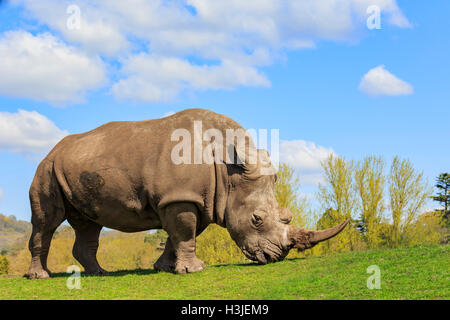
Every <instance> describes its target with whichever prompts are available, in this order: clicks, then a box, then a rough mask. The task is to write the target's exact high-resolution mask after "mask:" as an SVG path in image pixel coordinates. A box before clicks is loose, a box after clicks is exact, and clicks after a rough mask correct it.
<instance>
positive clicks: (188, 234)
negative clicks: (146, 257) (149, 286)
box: [155, 203, 205, 273]
mask: <svg viewBox="0 0 450 320" xmlns="http://www.w3.org/2000/svg"><path fill="white" fill-rule="evenodd" d="M162 220H163V227H164V229H165V230H166V231H167V233H168V234H169V239H170V241H167V243H166V250H165V251H164V253H163V256H161V258H160V259H159V260H158V261H157V263H156V264H155V269H158V268H161V269H160V270H164V271H174V272H175V273H191V272H199V271H202V270H203V269H204V268H205V264H204V263H203V261H201V260H200V259H199V258H197V256H196V255H195V237H196V229H197V222H198V212H197V207H196V206H195V205H194V204H192V203H174V204H170V205H168V206H167V207H166V208H165V210H164V217H163V219H162ZM169 242H170V243H169ZM166 251H167V252H166ZM173 255H174V256H173ZM173 259H174V260H175V263H174V265H173ZM160 260H161V261H160ZM171 265H173V269H172V267H171ZM165 269H166V270H165Z"/></svg>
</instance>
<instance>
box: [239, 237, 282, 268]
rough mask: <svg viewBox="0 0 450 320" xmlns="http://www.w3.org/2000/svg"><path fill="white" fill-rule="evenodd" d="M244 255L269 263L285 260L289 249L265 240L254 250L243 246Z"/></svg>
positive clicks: (261, 262) (253, 259) (262, 262)
mask: <svg viewBox="0 0 450 320" xmlns="http://www.w3.org/2000/svg"><path fill="white" fill-rule="evenodd" d="M242 252H243V253H244V255H245V256H246V257H247V258H248V259H250V260H252V261H256V262H259V263H260V264H267V263H272V262H277V261H281V260H283V259H284V258H285V257H286V255H287V254H288V252H289V250H283V249H282V248H281V247H279V246H277V245H275V244H274V243H272V242H270V241H268V240H265V241H260V242H259V246H258V247H257V249H256V250H255V251H254V252H251V251H250V250H249V249H248V248H245V247H244V248H242Z"/></svg>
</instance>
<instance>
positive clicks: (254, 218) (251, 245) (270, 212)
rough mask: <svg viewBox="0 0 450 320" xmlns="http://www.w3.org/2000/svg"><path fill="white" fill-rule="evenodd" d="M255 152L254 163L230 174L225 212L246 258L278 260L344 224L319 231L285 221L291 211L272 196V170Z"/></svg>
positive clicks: (265, 157)
mask: <svg viewBox="0 0 450 320" xmlns="http://www.w3.org/2000/svg"><path fill="white" fill-rule="evenodd" d="M257 153H258V161H257V164H255V165H243V166H242V171H241V173H240V174H233V175H231V181H230V185H231V186H230V189H231V190H230V193H229V197H228V202H227V209H226V216H225V218H226V227H227V229H228V231H229V233H230V235H231V237H232V238H233V240H234V241H235V242H236V244H237V245H238V246H239V248H241V250H242V252H243V253H244V254H245V256H246V257H247V258H249V259H251V260H253V261H258V262H259V263H262V264H266V263H269V262H276V261H280V260H283V259H284V257H286V255H287V254H288V253H289V250H290V249H292V248H297V249H299V250H305V249H309V248H312V247H313V246H314V245H316V244H317V243H319V242H321V241H324V240H327V239H330V238H332V237H334V236H335V235H337V234H338V233H339V232H341V231H342V230H343V229H344V228H345V226H346V225H347V223H348V221H344V222H342V223H341V224H339V225H337V226H335V227H334V228H331V229H327V230H322V231H312V230H306V229H301V228H297V227H295V226H292V225H289V222H290V221H291V219H292V214H291V213H290V211H289V210H288V209H285V208H280V207H279V206H278V203H277V201H276V199H275V194H274V184H275V182H276V174H275V172H274V170H273V167H272V164H271V163H270V160H269V157H268V154H267V152H266V151H265V150H258V152H257ZM262 170H263V172H262ZM270 171H272V174H270Z"/></svg>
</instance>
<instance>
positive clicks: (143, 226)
mask: <svg viewBox="0 0 450 320" xmlns="http://www.w3.org/2000/svg"><path fill="white" fill-rule="evenodd" d="M70 176H71V177H72V178H71V177H68V179H67V182H68V187H69V188H70V193H69V194H70V202H71V204H72V205H73V206H74V207H75V209H77V211H78V212H79V213H80V214H82V215H84V216H86V217H88V218H89V219H91V220H93V221H95V222H96V223H98V224H100V225H102V226H105V227H107V228H111V229H116V230H119V231H124V232H138V231H144V230H149V229H157V228H161V221H160V219H159V215H158V214H157V212H156V211H155V209H154V208H153V206H152V205H151V204H150V203H149V200H148V199H149V197H148V191H147V190H146V189H144V188H142V187H139V186H137V185H136V183H134V182H133V181H132V180H130V179H129V177H128V176H127V175H126V174H124V172H123V171H121V170H117V169H106V170H91V171H82V172H80V173H79V174H76V175H73V174H72V175H70Z"/></svg>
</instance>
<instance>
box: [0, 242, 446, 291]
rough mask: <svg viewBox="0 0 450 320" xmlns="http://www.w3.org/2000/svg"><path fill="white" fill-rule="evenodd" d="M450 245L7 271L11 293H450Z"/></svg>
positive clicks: (0, 280)
mask: <svg viewBox="0 0 450 320" xmlns="http://www.w3.org/2000/svg"><path fill="white" fill-rule="evenodd" d="M449 253H450V252H449V246H448V245H447V246H421V247H413V248H408V249H393V250H372V251H364V252H352V253H343V254H335V255H331V256H325V257H312V258H306V259H291V260H285V261H283V262H279V263H275V264H269V265H265V266H260V265H256V264H242V265H223V266H210V267H208V268H206V270H204V271H203V272H201V273H196V274H187V275H175V274H169V273H156V272H154V271H153V270H134V271H118V272H112V273H110V274H108V275H107V276H102V277H97V276H82V278H81V285H82V289H81V290H69V289H67V287H66V280H67V275H66V274H57V275H55V277H54V278H51V279H45V280H32V281H31V280H27V279H24V278H20V277H8V276H3V277H0V300H4V299H445V300H447V299H449V298H450V281H449V280H450V275H449V270H450V255H449ZM371 265H377V266H379V267H380V270H381V289H379V290H376V289H374V290H369V289H368V288H367V286H366V282H367V278H368V277H369V276H370V274H367V273H366V269H367V267H368V266H371Z"/></svg>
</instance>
